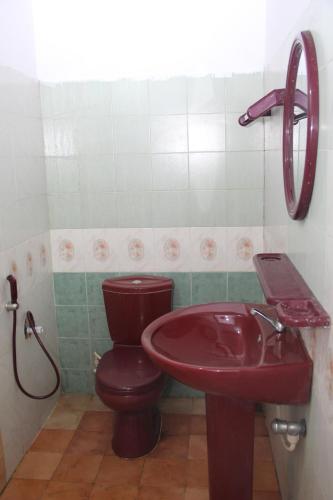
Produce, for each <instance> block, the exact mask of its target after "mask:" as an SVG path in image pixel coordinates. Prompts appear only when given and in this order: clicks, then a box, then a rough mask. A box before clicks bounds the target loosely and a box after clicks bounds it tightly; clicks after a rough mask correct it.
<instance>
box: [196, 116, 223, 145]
mask: <svg viewBox="0 0 333 500" xmlns="http://www.w3.org/2000/svg"><path fill="white" fill-rule="evenodd" d="M188 137H189V150H190V152H194V151H207V152H208V151H224V150H225V117H224V115H223V114H211V115H208V114H207V115H189V117H188Z"/></svg>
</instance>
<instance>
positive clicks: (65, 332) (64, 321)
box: [56, 306, 89, 337]
mask: <svg viewBox="0 0 333 500" xmlns="http://www.w3.org/2000/svg"><path fill="white" fill-rule="evenodd" d="M56 316H57V325H58V334H59V337H88V336H89V328H88V312H87V307H86V306H57V307H56Z"/></svg>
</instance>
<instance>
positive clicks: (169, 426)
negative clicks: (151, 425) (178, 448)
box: [162, 414, 191, 436]
mask: <svg viewBox="0 0 333 500" xmlns="http://www.w3.org/2000/svg"><path fill="white" fill-rule="evenodd" d="M190 422H191V416H190V415H171V414H170V415H163V418H162V432H163V434H166V435H168V436H180V435H184V434H189V433H190Z"/></svg>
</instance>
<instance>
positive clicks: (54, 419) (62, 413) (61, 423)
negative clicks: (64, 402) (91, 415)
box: [44, 407, 83, 430]
mask: <svg viewBox="0 0 333 500" xmlns="http://www.w3.org/2000/svg"><path fill="white" fill-rule="evenodd" d="M82 415H83V412H82V411H79V410H71V409H68V408H62V407H59V408H58V407H57V408H56V409H55V410H54V411H53V413H52V414H51V415H50V416H49V418H48V419H47V421H46V422H45V424H44V429H68V430H73V429H77V427H78V425H79V423H80V420H81V418H82Z"/></svg>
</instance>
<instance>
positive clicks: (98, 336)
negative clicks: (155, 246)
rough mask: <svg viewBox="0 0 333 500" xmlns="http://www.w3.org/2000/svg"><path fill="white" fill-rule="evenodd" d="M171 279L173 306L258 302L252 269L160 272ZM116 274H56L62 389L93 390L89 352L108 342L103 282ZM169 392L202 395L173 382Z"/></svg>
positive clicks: (102, 349)
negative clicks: (172, 283)
mask: <svg viewBox="0 0 333 500" xmlns="http://www.w3.org/2000/svg"><path fill="white" fill-rule="evenodd" d="M159 274H164V275H167V276H169V277H170V278H172V279H173V280H174V283H175V291H174V297H173V307H174V308H177V307H184V306H188V305H191V304H200V303H205V302H218V301H245V302H262V292H261V289H260V286H259V283H258V280H257V276H256V274H255V273H251V272H230V273H226V272H209V273H207V272H201V273H198V272H196V273H195V272H194V273H184V272H177V273H159ZM115 275H116V273H110V272H106V273H89V272H88V273H55V274H54V287H55V299H56V312H57V323H58V332H59V342H60V360H61V366H62V383H63V389H64V390H65V391H67V392H92V391H93V383H94V381H93V375H92V369H93V358H94V356H93V353H94V352H95V351H97V352H98V353H99V354H103V353H104V352H105V351H106V350H108V349H110V348H111V346H112V344H111V340H110V335H109V330H108V327H107V322H106V315H105V309H104V302H103V296H102V291H101V284H102V281H103V280H104V279H106V278H109V277H112V276H115ZM165 393H166V394H168V395H171V396H194V395H195V396H197V395H198V396H200V395H202V394H201V393H198V392H197V391H193V390H192V389H190V388H188V387H185V386H183V385H181V384H178V383H175V382H173V383H172V384H169V385H168V386H167V388H166V392H165Z"/></svg>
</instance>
